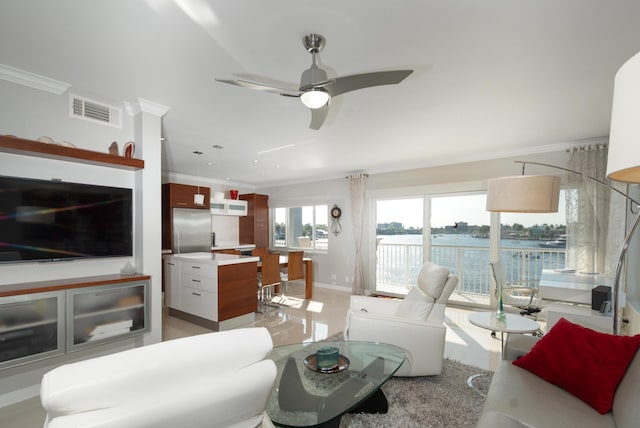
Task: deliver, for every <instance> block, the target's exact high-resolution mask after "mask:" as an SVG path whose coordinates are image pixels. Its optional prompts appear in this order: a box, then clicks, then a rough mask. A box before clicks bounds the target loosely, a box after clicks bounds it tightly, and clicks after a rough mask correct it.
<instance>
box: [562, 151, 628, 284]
mask: <svg viewBox="0 0 640 428" xmlns="http://www.w3.org/2000/svg"><path fill="white" fill-rule="evenodd" d="M568 168H569V169H572V170H574V171H578V172H581V173H582V174H584V175H586V176H589V177H593V178H595V179H598V180H600V181H603V182H606V183H608V184H612V182H610V181H609V180H607V179H606V177H605V173H606V169H607V146H606V144H597V145H591V146H584V147H579V148H576V149H574V150H572V151H571V154H570V157H569V166H568ZM567 188H568V189H567V191H566V192H565V194H566V202H567V205H566V206H567V255H566V257H567V259H566V267H567V268H571V269H575V270H576V271H578V272H599V273H602V274H604V275H605V276H607V277H612V276H613V272H614V271H615V265H616V258H617V256H618V253H619V250H620V245H621V244H622V241H623V240H624V212H625V208H624V207H625V204H626V199H625V198H624V197H623V196H622V195H618V194H616V193H615V192H613V191H611V189H609V188H607V187H606V186H604V185H601V184H599V183H597V182H595V181H594V180H590V179H588V178H586V177H584V176H580V175H578V174H568V175H567Z"/></svg>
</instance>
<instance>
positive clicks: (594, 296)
mask: <svg viewBox="0 0 640 428" xmlns="http://www.w3.org/2000/svg"><path fill="white" fill-rule="evenodd" d="M607 300H609V301H610V300H611V287H607V286H606V285H598V286H597V287H595V288H593V289H591V309H593V310H594V311H599V310H600V308H601V307H602V304H603V303H604V302H606V301H607Z"/></svg>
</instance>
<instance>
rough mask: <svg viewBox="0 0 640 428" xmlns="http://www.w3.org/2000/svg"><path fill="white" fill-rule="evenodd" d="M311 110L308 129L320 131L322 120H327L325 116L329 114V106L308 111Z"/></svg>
mask: <svg viewBox="0 0 640 428" xmlns="http://www.w3.org/2000/svg"><path fill="white" fill-rule="evenodd" d="M309 110H311V124H310V125H309V128H311V129H316V130H318V129H320V127H321V126H322V124H323V123H324V120H325V119H326V118H327V114H329V104H327V105H325V106H324V107H320V108H314V109H309Z"/></svg>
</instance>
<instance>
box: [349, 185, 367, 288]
mask: <svg viewBox="0 0 640 428" xmlns="http://www.w3.org/2000/svg"><path fill="white" fill-rule="evenodd" d="M367 177H368V175H367V174H353V175H351V176H349V190H350V195H351V220H352V222H353V237H354V241H355V250H356V260H355V262H356V271H355V275H354V276H353V290H352V291H353V294H364V277H363V275H362V251H361V249H362V224H363V213H364V188H365V184H366V182H367Z"/></svg>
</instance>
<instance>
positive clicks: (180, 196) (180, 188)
mask: <svg viewBox="0 0 640 428" xmlns="http://www.w3.org/2000/svg"><path fill="white" fill-rule="evenodd" d="M196 193H198V186H190V185H188V184H178V183H165V184H163V185H162V201H163V202H164V201H165V200H167V202H168V204H169V207H171V208H197V209H203V210H208V209H209V203H210V202H209V201H210V199H211V190H210V189H209V188H208V187H202V186H200V194H202V195H204V203H203V204H202V205H196V204H195V203H194V201H193V195H195V194H196ZM165 196H166V198H165Z"/></svg>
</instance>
